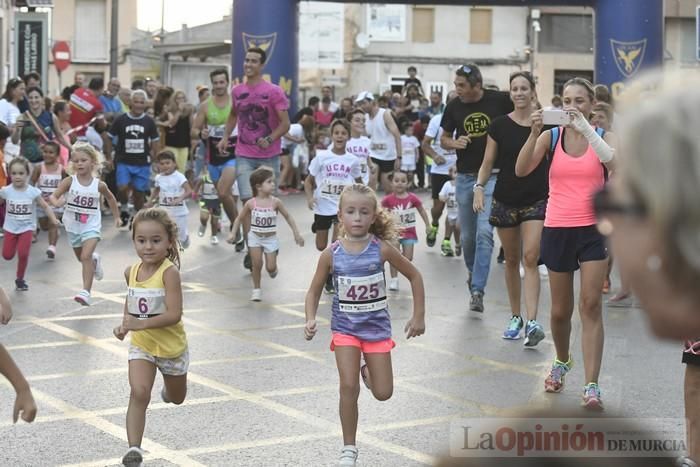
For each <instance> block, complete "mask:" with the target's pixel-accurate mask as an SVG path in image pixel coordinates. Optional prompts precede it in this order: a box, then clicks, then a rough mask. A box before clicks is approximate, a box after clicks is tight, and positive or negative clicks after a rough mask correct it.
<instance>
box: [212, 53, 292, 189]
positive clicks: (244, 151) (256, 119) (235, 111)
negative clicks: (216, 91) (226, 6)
mask: <svg viewBox="0 0 700 467" xmlns="http://www.w3.org/2000/svg"><path fill="white" fill-rule="evenodd" d="M266 58H267V54H266V53H265V51H264V50H262V49H260V48H258V47H251V48H250V49H248V51H247V52H246V55H245V62H244V64H243V71H244V74H245V77H246V81H245V83H242V84H239V85H237V86H234V87H233V89H232V90H231V113H230V114H229V117H228V121H227V122H226V129H225V132H224V134H230V132H231V131H232V130H233V128H234V127H235V126H236V125H238V141H237V142H236V167H237V169H238V175H237V181H238V189H239V191H240V193H241V199H242V200H243V202H244V203H245V202H246V201H247V200H248V199H250V198H252V196H253V193H252V190H251V187H250V174H251V173H252V172H253V171H254V170H255V169H257V168H258V167H260V166H262V165H267V166H270V167H272V169H273V170H274V171H275V178H278V177H279V171H280V158H279V155H280V153H281V152H282V147H281V145H282V136H284V135H286V134H287V132H288V131H289V114H288V113H287V109H289V101H288V100H287V96H286V95H285V94H284V91H282V89H281V88H280V87H279V86H276V85H274V84H272V83H268V82H267V81H265V80H263V78H262V69H263V67H264V65H265V59H266Z"/></svg>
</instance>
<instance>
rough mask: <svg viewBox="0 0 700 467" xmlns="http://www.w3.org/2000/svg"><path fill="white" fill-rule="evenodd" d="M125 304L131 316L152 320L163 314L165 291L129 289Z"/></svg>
mask: <svg viewBox="0 0 700 467" xmlns="http://www.w3.org/2000/svg"><path fill="white" fill-rule="evenodd" d="M126 302H127V305H126V306H127V310H128V311H129V314H130V315H131V316H135V317H137V318H139V319H146V318H152V317H154V316H158V315H160V314H162V313H163V312H165V289H143V288H139V287H129V290H128V291H127V297H126Z"/></svg>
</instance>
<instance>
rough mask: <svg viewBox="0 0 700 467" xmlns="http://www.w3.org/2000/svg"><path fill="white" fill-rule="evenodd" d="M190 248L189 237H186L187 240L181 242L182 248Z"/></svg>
mask: <svg viewBox="0 0 700 467" xmlns="http://www.w3.org/2000/svg"><path fill="white" fill-rule="evenodd" d="M189 246H190V236H189V235H188V236H187V238H185V241H184V242H182V248H185V249H186V248H189Z"/></svg>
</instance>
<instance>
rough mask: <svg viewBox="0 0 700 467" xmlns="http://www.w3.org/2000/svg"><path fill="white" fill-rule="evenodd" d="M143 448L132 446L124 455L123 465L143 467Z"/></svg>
mask: <svg viewBox="0 0 700 467" xmlns="http://www.w3.org/2000/svg"><path fill="white" fill-rule="evenodd" d="M144 454H145V452H144V451H143V449H141V448H139V447H136V446H132V447H130V448H129V450H128V451H126V454H124V457H122V465H123V466H125V467H141V466H142V465H143V455H144Z"/></svg>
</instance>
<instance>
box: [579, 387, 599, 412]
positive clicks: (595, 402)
mask: <svg viewBox="0 0 700 467" xmlns="http://www.w3.org/2000/svg"><path fill="white" fill-rule="evenodd" d="M581 406H583V408H585V409H589V410H597V411H602V410H603V401H602V400H601V398H600V388H599V387H598V384H597V383H588V384H587V385H585V386H584V387H583V400H582V401H581Z"/></svg>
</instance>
